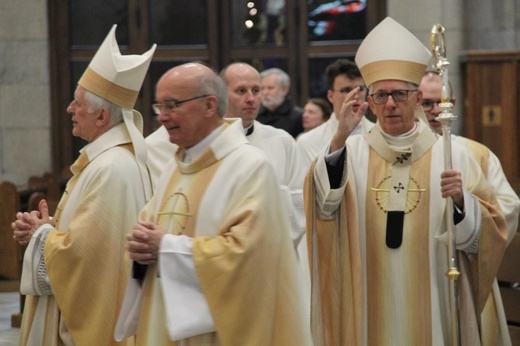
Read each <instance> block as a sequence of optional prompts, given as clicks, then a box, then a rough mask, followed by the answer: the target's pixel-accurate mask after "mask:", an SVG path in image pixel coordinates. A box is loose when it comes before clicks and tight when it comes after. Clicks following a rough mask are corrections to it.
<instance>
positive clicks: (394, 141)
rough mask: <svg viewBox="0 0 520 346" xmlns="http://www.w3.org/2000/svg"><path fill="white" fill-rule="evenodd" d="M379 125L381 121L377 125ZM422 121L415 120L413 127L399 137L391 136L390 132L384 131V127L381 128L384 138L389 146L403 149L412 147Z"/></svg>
mask: <svg viewBox="0 0 520 346" xmlns="http://www.w3.org/2000/svg"><path fill="white" fill-rule="evenodd" d="M376 126H379V123H378V124H377V125H376ZM420 128H421V126H420V123H418V122H414V126H413V128H412V129H411V130H410V131H408V132H406V133H403V134H401V135H399V136H397V137H394V136H391V135H389V134H388V133H386V132H384V131H383V129H381V127H380V129H381V134H382V135H383V138H384V139H385V141H386V143H388V146H390V147H391V148H394V149H403V148H406V147H411V146H412V144H413V142H414V141H415V139H416V138H417V136H418V135H419V133H420Z"/></svg>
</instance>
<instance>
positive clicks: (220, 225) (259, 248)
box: [116, 119, 311, 345]
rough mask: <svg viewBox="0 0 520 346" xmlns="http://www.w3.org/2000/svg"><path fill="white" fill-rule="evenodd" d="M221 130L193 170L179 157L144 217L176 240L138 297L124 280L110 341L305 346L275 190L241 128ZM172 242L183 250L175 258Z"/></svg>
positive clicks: (165, 244) (133, 284)
mask: <svg viewBox="0 0 520 346" xmlns="http://www.w3.org/2000/svg"><path fill="white" fill-rule="evenodd" d="M226 123H227V124H229V125H225V128H224V130H223V131H222V133H220V134H218V136H216V138H215V139H214V141H212V142H211V143H209V144H208V148H207V149H206V150H205V151H203V153H202V154H201V155H200V156H198V157H195V158H194V161H193V162H191V163H184V162H181V161H180V158H179V155H180V154H182V153H183V151H179V152H178V153H177V154H176V160H175V161H171V162H170V164H169V165H168V166H167V167H166V168H165V170H164V172H163V175H162V178H164V177H168V179H161V180H160V182H159V185H158V188H157V192H156V194H155V196H154V197H153V198H152V200H151V201H150V202H149V203H148V205H147V206H146V207H145V208H144V209H143V211H142V213H141V216H140V218H141V219H142V220H148V221H153V222H158V223H159V224H160V225H163V226H164V227H165V228H166V229H168V231H169V232H170V233H171V234H172V235H166V236H164V238H163V240H162V242H161V248H160V249H159V259H158V262H159V265H156V264H154V265H150V266H148V269H147V272H146V277H145V279H144V281H143V283H142V287H141V286H140V283H139V281H138V280H134V279H132V280H130V282H129V285H128V290H127V295H126V297H125V303H124V306H123V310H122V313H121V316H120V319H119V324H118V328H117V330H116V336H118V337H125V336H128V335H132V334H136V336H137V344H138V345H139V344H141V345H310V344H311V341H310V330H309V327H308V321H307V320H306V318H305V308H304V303H303V294H302V292H301V290H300V289H301V285H302V282H301V277H299V276H298V270H297V269H296V268H297V267H296V266H297V265H298V264H297V259H296V254H295V251H294V247H293V245H292V242H291V239H290V232H289V226H288V223H287V219H286V215H285V214H284V210H285V208H284V207H282V205H281V193H280V189H279V181H278V179H277V178H276V175H275V172H274V169H273V168H272V166H271V164H270V163H269V162H268V161H267V158H266V157H265V155H264V154H263V153H262V152H261V151H260V150H258V149H257V148H254V147H253V146H251V145H250V144H248V142H247V139H246V137H245V136H244V134H243V130H242V124H241V122H240V121H237V120H234V119H233V120H226ZM176 235H177V237H175V236H176ZM178 235H182V236H180V237H179V236H178ZM175 242H180V243H185V245H186V244H187V246H185V247H184V250H182V251H176V250H173V251H172V250H171V249H172V248H173V247H171V246H170V244H172V243H175ZM158 268H161V270H159V273H158ZM192 268H193V269H192ZM192 270H193V273H191V271H192ZM179 272H183V273H185V274H180V273H179ZM186 273H188V274H186ZM190 273H191V275H192V277H190ZM181 275H183V277H184V279H183V280H182V279H179V277H180V276H181ZM183 286H184V287H183ZM186 286H190V287H191V288H190V289H191V291H196V290H197V289H198V290H199V291H200V294H198V295H197V294H189V293H187V292H188V291H187V290H184V288H186ZM205 306H207V308H205ZM206 309H207V310H206ZM206 312H207V313H208V314H207V316H206ZM208 317H209V318H208ZM180 319H181V320H182V319H184V320H186V321H180ZM181 322H182V324H183V325H184V327H180V326H179V324H181ZM183 328H184V329H183ZM179 329H183V330H179ZM190 331H191V333H190ZM179 335H185V336H184V337H183V338H182V339H180V340H179V339H178V340H177V341H172V339H173V338H174V337H178V336H179ZM190 335H191V336H190Z"/></svg>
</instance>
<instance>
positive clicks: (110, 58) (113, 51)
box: [78, 25, 156, 109]
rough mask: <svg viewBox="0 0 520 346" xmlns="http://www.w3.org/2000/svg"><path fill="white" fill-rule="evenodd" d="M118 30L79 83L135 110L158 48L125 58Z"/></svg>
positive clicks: (99, 52)
mask: <svg viewBox="0 0 520 346" xmlns="http://www.w3.org/2000/svg"><path fill="white" fill-rule="evenodd" d="M116 27H117V25H114V26H112V29H110V32H109V33H108V35H107V37H106V38H105V40H104V41H103V43H102V44H101V46H100V47H99V49H98V51H97V52H96V55H94V57H93V58H92V61H91V62H90V64H89V66H88V67H87V69H86V70H85V72H84V73H83V76H81V78H80V80H79V82H78V84H79V85H80V86H82V87H83V88H85V89H86V90H88V91H90V92H91V93H93V94H95V95H97V96H99V97H101V98H104V99H106V100H108V101H110V102H112V103H114V104H116V105H118V106H121V107H122V108H126V109H132V108H133V107H134V105H135V101H136V100H137V96H138V94H139V90H140V89H141V86H142V84H143V80H144V77H145V76H146V72H147V71H148V67H149V66H150V62H151V60H152V56H153V53H154V52H155V48H156V45H155V44H154V45H153V46H152V48H150V50H148V51H147V52H145V53H144V54H142V55H121V52H120V51H119V47H118V45H117V41H116Z"/></svg>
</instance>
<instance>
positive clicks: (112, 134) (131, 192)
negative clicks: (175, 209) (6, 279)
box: [20, 124, 145, 345]
mask: <svg viewBox="0 0 520 346" xmlns="http://www.w3.org/2000/svg"><path fill="white" fill-rule="evenodd" d="M131 150H132V145H131V142H130V138H129V135H128V132H127V131H126V129H125V127H124V125H123V124H120V125H117V126H115V127H113V128H112V129H110V130H109V131H107V132H106V133H105V134H103V135H102V136H100V137H99V138H98V139H97V140H96V141H94V142H92V143H90V144H88V145H87V146H85V147H84V148H83V149H82V152H81V155H80V157H79V158H78V159H77V160H76V162H75V163H74V165H73V166H72V167H71V170H72V172H73V173H74V176H73V177H72V178H71V180H70V181H69V182H68V184H67V188H66V192H65V193H64V195H63V196H62V199H61V201H60V204H59V205H58V209H57V211H56V215H55V217H54V219H53V225H49V224H47V225H43V226H42V227H40V229H39V230H38V231H37V232H36V233H35V235H34V237H33V239H32V240H31V242H30V244H29V246H28V248H27V250H28V251H26V253H25V257H24V267H23V272H24V279H22V284H21V287H22V289H23V288H24V287H25V288H27V291H26V292H25V293H26V294H28V295H27V300H26V304H25V308H24V313H23V322H22V328H21V333H20V334H21V337H20V344H21V345H63V344H65V345H119V344H125V345H132V344H133V340H130V339H129V340H125V341H124V342H121V343H118V342H116V341H115V339H114V336H113V331H114V328H115V324H116V321H117V314H118V311H119V308H120V306H121V304H122V301H123V294H124V289H125V285H126V280H127V277H128V275H129V272H128V268H129V267H128V262H127V258H126V256H125V248H124V245H125V235H126V233H127V232H128V231H129V230H130V229H131V227H132V226H133V225H134V224H135V221H136V220H137V215H138V211H139V210H140V208H142V206H143V205H144V204H145V196H144V188H143V185H142V180H141V174H140V171H139V168H138V166H137V163H136V160H135V157H134V155H133V154H132V151H131ZM37 241H39V244H38V245H36V244H37V243H36V242H37ZM35 245H36V246H35Z"/></svg>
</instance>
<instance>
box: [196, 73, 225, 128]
mask: <svg viewBox="0 0 520 346" xmlns="http://www.w3.org/2000/svg"><path fill="white" fill-rule="evenodd" d="M196 90H197V92H198V94H199V95H214V96H215V97H216V98H217V101H218V106H217V114H218V116H219V117H221V118H223V117H224V116H225V115H226V112H227V106H228V94H227V87H226V83H224V80H223V79H222V78H221V77H220V76H219V75H217V74H216V73H211V74H208V75H207V76H204V77H203V78H201V79H200V81H199V82H198V85H197V86H196Z"/></svg>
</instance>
